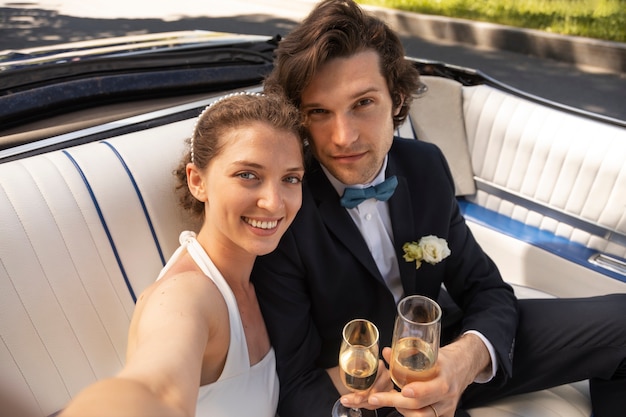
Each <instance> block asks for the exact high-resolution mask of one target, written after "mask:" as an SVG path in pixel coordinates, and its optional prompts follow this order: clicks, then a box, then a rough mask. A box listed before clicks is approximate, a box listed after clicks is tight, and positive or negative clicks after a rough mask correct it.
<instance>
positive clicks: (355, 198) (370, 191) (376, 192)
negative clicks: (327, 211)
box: [341, 175, 398, 209]
mask: <svg viewBox="0 0 626 417" xmlns="http://www.w3.org/2000/svg"><path fill="white" fill-rule="evenodd" d="M397 185H398V179H397V178H396V176H395V175H394V176H393V177H389V178H387V179H386V180H385V181H383V182H381V183H380V184H378V185H373V186H371V187H367V188H350V187H347V188H346V189H345V191H344V192H343V197H341V205H342V206H343V207H345V208H349V209H351V208H355V207H356V206H358V205H359V204H361V203H362V202H364V201H365V200H367V199H370V198H375V199H376V200H380V201H387V200H389V198H390V197H391V196H392V195H393V192H394V191H395V190H396V186H397Z"/></svg>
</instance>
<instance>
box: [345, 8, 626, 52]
mask: <svg viewBox="0 0 626 417" xmlns="http://www.w3.org/2000/svg"><path fill="white" fill-rule="evenodd" d="M357 1H358V2H359V3H361V4H369V5H374V6H381V7H388V8H392V9H398V10H405V11H410V12H416V13H423V14H432V15H439V16H447V17H455V18H462V19H470V20H478V21H484V22H491V23H498V24H502V25H508V26H516V27H522V28H528V29H538V30H543V31H546V32H551V33H557V34H562V35H573V36H585V37H589V38H597V39H603V40H610V41H617V42H626V0H517V1H512V0H357Z"/></svg>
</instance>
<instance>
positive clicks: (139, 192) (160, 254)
mask: <svg viewBox="0 0 626 417" xmlns="http://www.w3.org/2000/svg"><path fill="white" fill-rule="evenodd" d="M101 143H103V144H105V145H107V146H108V147H109V148H111V150H112V151H113V153H115V156H117V158H118V159H119V160H120V162H121V164H122V166H123V167H124V170H125V171H126V174H128V178H129V179H130V182H131V183H132V184H133V188H134V189H135V192H136V193H137V198H138V199H139V203H140V204H141V209H142V210H143V214H144V216H145V217H146V222H147V223H148V227H149V228H150V233H151V234H152V239H154V244H155V246H156V249H157V252H158V253H159V258H161V263H162V264H163V266H165V256H163V250H161V245H160V244H159V239H158V238H157V235H156V231H155V230H154V225H153V224H152V219H151V217H150V213H148V207H146V202H145V200H144V199H143V195H142V194H141V190H139V186H138V185H137V182H136V181H135V177H134V176H133V173H132V172H131V171H130V168H128V165H126V161H124V158H122V155H121V154H120V153H119V152H118V151H117V149H115V147H114V146H113V145H112V144H111V143H109V142H107V141H102V142H101Z"/></svg>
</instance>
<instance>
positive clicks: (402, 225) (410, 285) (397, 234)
mask: <svg viewBox="0 0 626 417" xmlns="http://www.w3.org/2000/svg"><path fill="white" fill-rule="evenodd" d="M392 175H396V176H397V178H398V186H397V187H396V191H395V193H394V194H393V196H391V198H390V199H389V216H390V217H391V225H392V230H393V239H394V248H395V250H396V256H397V258H398V267H399V269H400V279H401V280H402V286H403V287H404V290H405V293H407V294H410V293H413V292H414V291H415V288H416V279H415V264H414V263H413V262H405V260H404V258H403V255H404V251H403V250H402V245H404V244H405V243H406V242H411V241H414V240H417V238H418V237H417V236H415V233H416V231H415V221H414V219H415V210H416V209H417V208H415V207H413V205H412V203H411V192H410V190H409V184H408V182H407V179H406V177H404V176H402V175H401V174H399V173H398V172H397V167H396V164H395V160H394V158H393V157H392V155H391V154H390V155H389V160H388V162H387V174H386V177H390V176H392Z"/></svg>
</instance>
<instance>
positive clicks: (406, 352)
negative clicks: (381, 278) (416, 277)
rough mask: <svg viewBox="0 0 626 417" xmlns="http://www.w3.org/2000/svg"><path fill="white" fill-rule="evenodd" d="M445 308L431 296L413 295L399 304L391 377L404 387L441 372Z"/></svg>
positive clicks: (394, 331) (394, 332)
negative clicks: (442, 316)
mask: <svg viewBox="0 0 626 417" xmlns="http://www.w3.org/2000/svg"><path fill="white" fill-rule="evenodd" d="M440 333H441V307H439V305H438V304H437V303H436V302H435V301H433V300H431V299H430V298H428V297H424V296H421V295H411V296H409V297H405V298H403V299H402V300H400V302H399V303H398V315H397V317H396V322H395V326H394V329H393V339H392V342H391V362H390V364H389V372H390V373H391V379H392V380H393V382H394V383H395V384H396V385H397V386H398V387H400V388H402V387H404V386H405V385H406V384H408V383H411V382H415V381H426V380H429V379H431V378H433V377H434V376H435V375H436V373H437V368H436V367H435V363H436V362H437V354H438V352H439V337H440Z"/></svg>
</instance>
